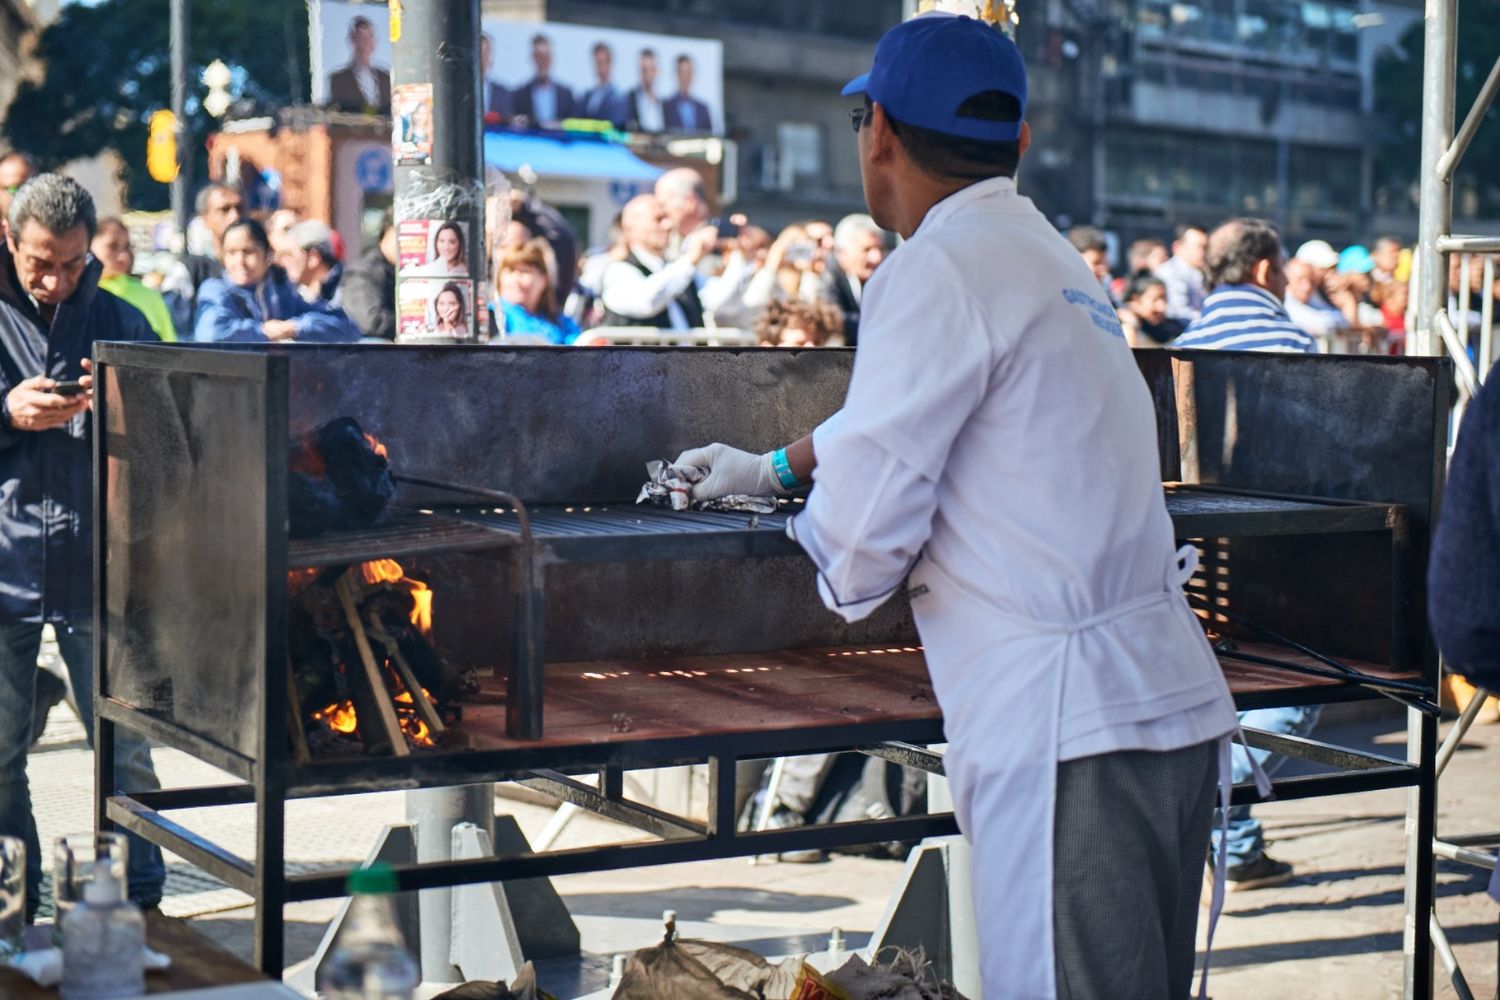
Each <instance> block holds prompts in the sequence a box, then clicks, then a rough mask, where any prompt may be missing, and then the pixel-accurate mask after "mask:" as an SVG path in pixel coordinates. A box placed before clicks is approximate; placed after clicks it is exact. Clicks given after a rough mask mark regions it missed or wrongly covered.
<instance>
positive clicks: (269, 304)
mask: <svg viewBox="0 0 1500 1000" xmlns="http://www.w3.org/2000/svg"><path fill="white" fill-rule="evenodd" d="M223 246H224V250H223V254H222V258H223V265H224V276H223V277H222V278H210V279H209V280H207V281H205V282H204V283H203V287H202V288H200V289H199V290H198V312H197V318H196V320H195V321H194V323H193V339H194V340H199V341H225V340H232V341H239V342H242V343H243V342H250V343H265V342H267V341H288V340H300V341H308V342H316V343H325V344H326V343H351V342H353V341H356V340H358V339H359V330H358V328H356V327H355V325H354V323H353V322H351V321H350V319H349V317H348V316H345V315H344V312H343V310H342V309H335V308H333V307H332V306H329V305H326V304H324V303H321V302H308V301H306V300H305V299H303V298H302V296H300V295H298V294H297V290H296V289H295V288H293V287H292V285H291V283H290V282H289V281H287V279H286V276H285V275H284V274H282V272H281V271H279V270H274V269H272V267H271V240H270V238H269V237H268V236H267V235H266V230H265V227H264V226H262V225H261V224H260V223H259V222H256V221H255V220H254V219H242V220H240V221H239V222H236V223H235V224H234V225H232V226H230V227H229V228H228V229H227V230H226V231H225V233H224V244H223Z"/></svg>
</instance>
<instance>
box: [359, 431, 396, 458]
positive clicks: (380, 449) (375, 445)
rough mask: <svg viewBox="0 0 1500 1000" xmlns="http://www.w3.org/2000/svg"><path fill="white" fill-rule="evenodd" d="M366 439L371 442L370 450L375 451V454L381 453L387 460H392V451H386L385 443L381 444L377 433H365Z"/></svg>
mask: <svg viewBox="0 0 1500 1000" xmlns="http://www.w3.org/2000/svg"><path fill="white" fill-rule="evenodd" d="M365 440H366V441H368V442H369V444H370V450H371V451H373V452H374V453H375V454H377V455H379V456H380V457H381V458H383V459H385V460H386V461H390V457H391V456H390V453H389V452H388V451H386V448H385V445H383V444H381V443H380V442H379V441H378V440H376V438H375V435H373V434H366V435H365Z"/></svg>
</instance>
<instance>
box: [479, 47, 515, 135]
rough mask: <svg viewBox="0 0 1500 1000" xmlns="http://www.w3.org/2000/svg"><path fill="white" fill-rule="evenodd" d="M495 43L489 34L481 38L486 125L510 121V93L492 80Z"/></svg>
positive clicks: (480, 57)
mask: <svg viewBox="0 0 1500 1000" xmlns="http://www.w3.org/2000/svg"><path fill="white" fill-rule="evenodd" d="M493 46H494V43H493V42H492V41H491V40H490V34H489V32H487V31H486V32H485V33H484V34H482V35H480V36H479V62H480V65H481V66H482V67H483V68H484V72H483V82H482V85H481V90H480V95H481V96H482V97H483V99H484V105H483V107H482V109H481V112H480V113H481V114H482V115H483V117H484V123H485V124H486V125H502V124H504V123H505V122H508V121H510V115H511V106H510V91H509V90H507V89H506V87H505V85H504V84H502V83H497V82H495V81H494V80H491V79H490V63H491V61H492V59H493V54H492V51H491V50H492V49H493Z"/></svg>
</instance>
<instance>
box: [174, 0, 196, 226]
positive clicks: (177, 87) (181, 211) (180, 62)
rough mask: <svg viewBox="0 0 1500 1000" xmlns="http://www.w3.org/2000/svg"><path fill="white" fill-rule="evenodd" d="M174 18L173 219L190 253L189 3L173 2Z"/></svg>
mask: <svg viewBox="0 0 1500 1000" xmlns="http://www.w3.org/2000/svg"><path fill="white" fill-rule="evenodd" d="M171 17H172V25H171V31H170V39H171V49H172V114H173V115H174V116H175V117H176V119H177V121H176V128H177V176H176V177H174V178H172V219H173V221H175V222H176V223H177V228H178V231H179V232H180V233H182V248H183V250H184V251H186V250H187V231H188V223H189V222H190V221H192V205H191V203H190V202H189V200H188V193H189V192H190V191H191V190H192V182H193V153H192V149H191V147H190V143H191V141H192V133H191V132H190V131H189V130H188V119H187V67H188V0H172V9H171Z"/></svg>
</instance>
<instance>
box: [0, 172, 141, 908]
mask: <svg viewBox="0 0 1500 1000" xmlns="http://www.w3.org/2000/svg"><path fill="white" fill-rule="evenodd" d="M95 227H96V217H95V214H94V203H93V200H92V199H90V198H89V195H88V193H87V192H86V191H84V190H83V188H81V187H80V186H79V185H78V184H77V182H75V181H73V180H71V179H69V178H67V177H62V176H60V175H57V174H42V175H40V176H38V177H35V178H33V179H32V180H30V181H28V182H27V183H26V184H25V185H24V186H23V187H22V188H21V189H20V190H19V191H17V192H16V195H15V198H14V199H13V200H12V201H11V204H10V211H9V213H8V215H7V217H6V219H5V225H4V228H5V243H4V246H0V497H4V498H6V505H5V507H4V508H3V511H0V550H3V551H4V552H5V559H4V560H0V834H9V835H11V836H16V837H21V838H24V840H25V842H26V915H27V918H28V920H30V919H32V918H34V917H35V915H36V910H37V906H38V905H39V903H40V896H39V892H40V887H41V876H42V870H41V844H40V843H39V841H38V839H37V832H36V822H35V820H34V819H33V817H32V813H31V789H30V786H29V785H28V784H27V779H26V751H27V748H28V747H29V746H30V743H31V735H32V734H31V730H32V726H33V720H32V702H33V699H34V697H35V689H36V676H37V654H38V652H39V651H40V647H41V641H42V626H43V625H44V624H51V625H53V626H54V627H55V629H56V631H57V643H58V646H59V648H60V651H61V653H62V658H63V662H64V663H66V664H67V668H68V674H69V676H70V677H71V678H72V681H73V690H74V693H75V694H76V696H77V698H78V709H79V713H80V714H81V715H82V716H83V723H84V728H85V729H86V730H87V732H88V735H89V739H90V741H91V742H92V740H93V735H94V713H93V693H94V680H93V670H94V660H93V583H94V574H93V539H92V529H93V516H92V512H91V506H92V498H93V497H92V490H93V453H92V452H93V446H92V440H91V438H92V428H91V427H90V424H89V420H88V410H89V409H90V407H91V406H92V403H93V393H92V390H93V375H92V373H91V368H90V362H89V357H90V355H91V354H92V352H93V347H94V343H95V342H96V341H100V340H141V341H154V340H156V335H155V334H154V333H152V332H151V328H150V327H149V326H148V325H147V324H146V318H145V317H144V316H142V315H141V313H140V312H139V311H138V310H137V309H136V308H135V307H134V306H132V305H130V304H128V303H127V302H125V300H123V299H120V298H117V297H116V296H113V295H110V294H109V293H107V292H102V291H100V289H99V276H100V274H101V273H102V270H103V268H102V267H101V265H100V264H99V262H98V261H97V260H95V259H94V258H93V257H91V256H89V242H90V241H91V240H92V238H93V236H94V230H95ZM116 761H117V762H118V763H117V770H116V778H117V779H118V781H119V782H120V784H121V785H122V786H123V787H126V788H129V789H131V790H137V791H139V790H149V789H154V788H158V787H160V786H159V784H158V783H157V780H156V774H155V772H154V771H153V770H152V767H151V755H150V748H149V746H148V745H147V743H146V742H145V741H144V740H142V739H141V738H140V737H138V736H135V735H133V734H128V733H124V732H122V733H121V734H120V735H119V737H118V738H117V740H116ZM164 879H165V869H164V867H163V866H162V858H161V852H160V851H159V850H157V849H156V848H154V847H152V846H151V845H149V844H147V843H146V842H145V841H143V840H141V839H139V838H136V837H132V838H131V840H130V855H129V870H128V872H127V880H128V883H129V890H130V896H131V898H132V899H134V900H135V901H136V902H137V903H139V904H141V905H142V906H154V905H156V904H157V903H158V902H160V900H161V892H162V882H163V881H164Z"/></svg>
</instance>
